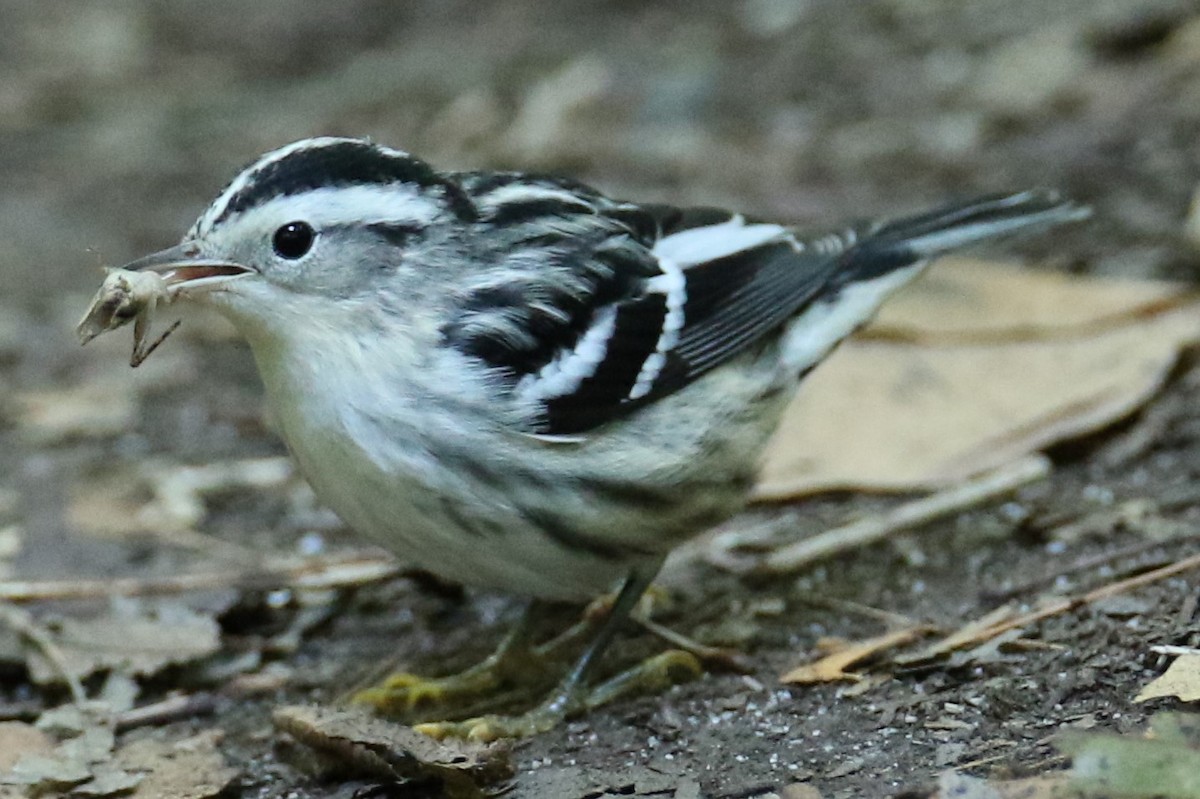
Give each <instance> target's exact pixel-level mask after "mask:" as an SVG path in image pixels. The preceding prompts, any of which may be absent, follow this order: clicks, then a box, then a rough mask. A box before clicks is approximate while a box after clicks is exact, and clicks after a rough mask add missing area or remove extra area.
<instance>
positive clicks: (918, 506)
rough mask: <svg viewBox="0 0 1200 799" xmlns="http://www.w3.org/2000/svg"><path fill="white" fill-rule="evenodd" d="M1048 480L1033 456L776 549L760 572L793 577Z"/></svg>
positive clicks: (1046, 462)
mask: <svg viewBox="0 0 1200 799" xmlns="http://www.w3.org/2000/svg"><path fill="white" fill-rule="evenodd" d="M1048 474H1050V459H1049V458H1047V457H1046V456H1045V455H1040V454H1035V455H1030V456H1028V457H1025V458H1022V459H1021V460H1019V461H1014V462H1013V463H1010V464H1007V465H1005V466H1001V467H1000V468H998V469H995V470H993V471H990V472H988V473H986V474H983V475H980V476H979V477H976V478H974V479H972V480H969V481H967V482H965V483H962V484H961V485H957V486H954V487H953V488H947V489H946V490H944V491H938V492H937V493H935V494H931V495H929V496H927V497H922V498H921V499H916V500H913V501H912V502H906V503H904V504H903V505H900V506H898V507H896V508H893V509H892V510H890V511H888V512H887V513H884V514H881V515H879V516H874V517H872V518H869V519H863V520H862V521H858V522H854V523H853V524H847V525H844V526H842V527H837V528H834V529H833V530H827V531H825V532H824V533H821V534H820V535H815V536H813V537H812V538H806V539H805V540H803V541H798V542H797V543H795V544H792V545H790V546H786V547H783V548H782V549H778V550H776V551H775V552H772V553H771V554H770V555H769V556H767V558H766V560H765V561H764V564H763V566H764V570H765V571H766V572H767V573H770V574H782V573H787V572H793V571H796V570H798V569H800V568H802V567H804V566H807V565H808V564H810V563H813V562H815V561H819V560H825V559H826V558H830V557H833V556H834V555H837V554H840V553H842V552H846V551H849V550H852V549H858V548H859V547H863V546H866V545H867V544H873V543H875V542H877V541H882V540H883V539H885V538H887V537H888V536H891V535H894V534H895V533H898V532H901V531H903V530H909V529H912V528H913V527H918V526H921V525H924V524H928V523H929V522H931V521H933V520H935V519H939V518H942V517H944V516H949V515H951V514H954V513H960V512H962V511H964V510H967V509H968V508H973V507H975V506H977V505H981V504H983V503H984V502H988V501H991V500H993V499H996V498H997V497H1000V496H1003V495H1005V494H1008V493H1011V492H1012V491H1015V490H1016V489H1018V488H1020V487H1021V486H1023V485H1025V484H1026V483H1031V482H1033V481H1035V480H1041V479H1043V478H1044V477H1046V476H1047V475H1048Z"/></svg>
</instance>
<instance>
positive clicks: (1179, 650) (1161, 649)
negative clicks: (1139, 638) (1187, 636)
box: [1150, 644, 1200, 657]
mask: <svg viewBox="0 0 1200 799" xmlns="http://www.w3.org/2000/svg"><path fill="white" fill-rule="evenodd" d="M1150 651H1151V652H1154V653H1155V654H1158V655H1190V656H1192V657H1200V649H1197V648H1196V647H1194V646H1173V645H1171V644H1158V645H1156V646H1152V647H1150Z"/></svg>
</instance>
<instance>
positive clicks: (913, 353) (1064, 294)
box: [757, 259, 1200, 499]
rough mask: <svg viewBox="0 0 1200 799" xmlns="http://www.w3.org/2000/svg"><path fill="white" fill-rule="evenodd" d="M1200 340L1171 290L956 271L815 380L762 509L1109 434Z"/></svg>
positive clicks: (927, 477) (917, 291) (781, 448)
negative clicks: (1091, 434)
mask: <svg viewBox="0 0 1200 799" xmlns="http://www.w3.org/2000/svg"><path fill="white" fill-rule="evenodd" d="M1197 340H1200V299H1198V298H1197V297H1196V296H1195V294H1194V293H1193V294H1189V293H1188V292H1187V291H1186V289H1185V288H1183V287H1180V286H1175V285H1172V284H1164V283H1159V282H1145V281H1143V282H1138V281H1119V280H1110V279H1100V278H1074V277H1067V276H1063V275H1058V274H1048V273H1044V272H1035V271H1029V270H1020V269H1015V268H1012V267H1004V266H999V265H996V264H986V263H981V262H977V261H967V260H963V259H944V260H942V261H939V262H938V263H937V264H935V265H934V267H933V268H932V269H931V271H930V273H929V274H928V275H927V276H926V277H925V278H923V279H922V280H919V281H917V282H916V283H915V284H913V285H912V286H911V287H909V288H908V289H906V290H905V291H903V292H901V293H900V294H898V295H897V296H896V297H895V298H894V299H893V300H892V301H891V302H889V303H888V304H887V305H885V306H884V308H883V311H882V312H881V314H880V316H879V318H878V319H877V320H876V321H875V322H874V323H873V324H872V325H871V326H869V327H868V328H867V329H866V330H865V331H864V334H863V335H861V336H859V337H858V338H856V339H854V340H852V341H850V342H847V343H846V345H845V346H843V347H842V349H841V350H840V351H839V352H838V353H836V354H835V355H834V356H833V357H832V358H830V359H829V361H828V362H827V363H825V364H823V365H822V366H821V367H820V368H819V369H818V370H817V371H816V372H815V373H814V374H813V375H812V377H810V378H809V379H808V381H807V382H806V384H805V386H804V387H803V388H802V390H801V391H800V393H799V395H798V396H797V398H796V400H795V401H794V402H793V403H792V405H791V407H790V408H789V409H788V412H787V414H786V416H785V418H784V421H783V424H782V425H781V426H780V428H779V430H778V431H777V432H776V435H775V438H774V439H773V441H772V443H771V445H770V447H769V448H768V452H767V457H766V462H765V465H764V468H763V471H762V474H761V476H760V482H759V486H758V489H757V496H758V497H759V498H760V499H784V498H789V497H795V496H800V495H804V494H811V493H815V492H819V491H826V490H833V489H865V490H877V491H910V490H919V489H929V488H934V487H939V486H944V485H946V484H948V483H953V482H956V481H958V480H961V479H964V478H966V477H969V476H971V475H974V474H978V473H980V472H983V471H986V470H988V469H992V468H996V467H998V466H1001V465H1003V464H1005V463H1008V462H1010V461H1013V460H1015V459H1017V458H1020V457H1021V456H1023V455H1026V454H1028V453H1030V452H1033V451H1036V450H1038V449H1041V448H1044V447H1046V446H1048V445H1050V444H1053V443H1056V442H1059V441H1063V440H1067V439H1070V438H1073V437H1077V436H1080V435H1083V434H1086V433H1089V432H1093V431H1095V430H1097V429H1100V428H1102V427H1104V426H1106V425H1108V424H1111V423H1113V422H1114V421H1116V420H1118V419H1120V418H1122V417H1124V416H1126V415H1128V414H1129V413H1131V412H1133V411H1134V410H1136V409H1137V408H1138V407H1140V406H1141V405H1142V404H1144V403H1145V402H1146V401H1147V400H1148V399H1149V398H1150V397H1152V396H1153V395H1154V393H1155V392H1156V391H1157V390H1158V389H1159V388H1160V387H1161V386H1162V384H1163V381H1164V380H1165V379H1166V377H1167V375H1168V374H1169V372H1170V369H1171V367H1172V365H1173V364H1174V363H1175V361H1176V359H1177V357H1178V354H1179V352H1180V350H1181V348H1182V347H1183V346H1185V345H1187V344H1188V343H1191V342H1195V341H1197Z"/></svg>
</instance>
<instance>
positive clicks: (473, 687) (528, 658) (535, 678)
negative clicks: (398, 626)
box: [351, 602, 552, 718]
mask: <svg viewBox="0 0 1200 799" xmlns="http://www.w3.org/2000/svg"><path fill="white" fill-rule="evenodd" d="M538 608H539V603H537V602H531V603H530V604H529V606H528V607H526V608H525V611H524V612H523V613H522V614H521V618H520V620H519V621H518V622H517V624H516V626H515V627H513V629H512V630H510V631H509V633H508V634H507V635H506V636H505V637H504V639H503V640H502V641H501V642H500V645H499V646H497V647H496V649H495V651H494V652H492V653H491V654H490V655H488V656H487V657H486V658H484V659H483V660H481V661H480V662H479V663H476V664H475V665H474V666H471V667H470V668H468V669H466V670H464V671H461V672H459V673H457V674H451V675H448V676H445V677H422V676H419V675H416V674H410V673H407V672H401V673H397V674H392V675H390V676H389V677H387V678H386V679H385V680H384V681H383V682H381V683H380V684H379V685H375V686H372V687H370V688H366V689H364V690H361V691H358V692H356V693H355V694H354V695H353V696H352V697H351V701H352V702H355V703H358V704H364V705H369V706H371V707H372V708H374V709H375V710H376V711H378V712H379V713H382V714H383V715H386V716H395V717H400V718H411V717H413V716H414V715H420V714H422V713H425V712H428V711H430V710H431V709H433V708H438V709H439V710H440V711H442V712H446V711H448V710H453V709H454V708H456V707H461V706H464V705H469V704H474V703H478V702H479V701H480V700H481V699H484V698H487V697H489V696H495V695H498V694H505V693H507V692H509V691H511V690H513V689H514V688H517V687H520V686H521V685H522V684H527V683H534V684H535V685H536V684H537V683H539V682H540V683H542V684H546V683H550V682H552V675H550V676H548V675H546V674H545V673H544V672H546V671H547V669H546V668H545V666H544V664H543V663H541V662H540V661H543V660H544V658H542V657H540V656H539V655H538V654H535V653H534V649H533V646H532V640H531V638H532V634H533V628H534V626H535V624H534V621H535V619H536V617H537V613H538Z"/></svg>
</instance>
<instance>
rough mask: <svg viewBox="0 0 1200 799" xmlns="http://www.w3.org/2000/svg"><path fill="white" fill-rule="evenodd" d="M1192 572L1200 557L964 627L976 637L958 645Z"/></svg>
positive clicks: (1179, 561)
mask: <svg viewBox="0 0 1200 799" xmlns="http://www.w3.org/2000/svg"><path fill="white" fill-rule="evenodd" d="M1193 569H1200V555H1192V556H1191V557H1188V558H1183V559H1182V560H1177V561H1175V562H1174V563H1170V564H1168V565H1166V566H1162V567H1160V568H1157V569H1152V570H1150V571H1148V572H1144V573H1142V574H1139V575H1137V576H1136V577H1129V578H1126V579H1124V580H1118V581H1117V582H1115V583H1109V584H1108V585H1103V586H1101V587H1099V588H1096V589H1094V590H1092V591H1088V592H1087V593H1086V594H1080V595H1079V596H1075V597H1063V598H1061V599H1057V600H1055V601H1053V602H1051V603H1050V604H1048V605H1047V606H1046V607H1044V608H1038V609H1037V610H1032V611H1030V612H1028V613H1023V614H1021V615H1020V616H1013V617H1011V618H1008V619H1005V620H1003V621H998V622H997V623H995V624H993V625H991V626H986V627H980V625H979V624H978V622H975V623H972V624H968V625H967V626H968V627H970V628H972V630H975V629H978V636H976V637H975V638H973V639H971V640H963V641H961V643H960V645H961V644H968V643H971V644H975V643H982V642H983V641H990V640H991V639H993V638H995V637H996V636H998V635H1002V634H1003V633H1006V632H1008V631H1009V630H1015V629H1020V628H1022V627H1028V626H1029V625H1030V624H1033V623H1034V622H1039V621H1042V620H1043V619H1048V618H1050V617H1051V616H1057V615H1059V614H1060V613H1066V612H1068V611H1071V610H1075V609H1076V608H1080V607H1083V606H1084V605H1091V604H1093V603H1095V602H1098V601H1100V600H1101V599H1107V598H1108V597H1110V596H1116V595H1117V594H1123V593H1125V592H1126V591H1131V590H1133V589H1134V588H1141V587H1142V586H1146V585H1151V584H1152V583H1156V582H1158V581H1159V580H1165V579H1166V578H1168V577H1174V576H1175V575H1177V574H1182V573H1184V572H1187V571H1191V570H1193Z"/></svg>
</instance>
